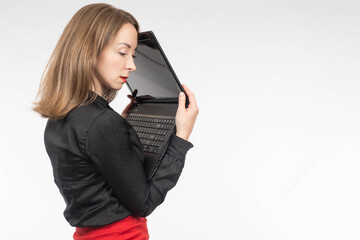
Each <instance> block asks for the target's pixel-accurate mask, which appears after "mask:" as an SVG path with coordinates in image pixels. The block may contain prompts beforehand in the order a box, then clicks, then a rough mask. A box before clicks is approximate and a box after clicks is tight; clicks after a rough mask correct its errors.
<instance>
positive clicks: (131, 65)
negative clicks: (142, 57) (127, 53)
mask: <svg viewBox="0 0 360 240" xmlns="http://www.w3.org/2000/svg"><path fill="white" fill-rule="evenodd" d="M126 69H128V70H129V71H131V72H133V71H135V70H136V65H135V62H134V58H133V57H131V58H130V59H129V60H128V62H127V66H126Z"/></svg>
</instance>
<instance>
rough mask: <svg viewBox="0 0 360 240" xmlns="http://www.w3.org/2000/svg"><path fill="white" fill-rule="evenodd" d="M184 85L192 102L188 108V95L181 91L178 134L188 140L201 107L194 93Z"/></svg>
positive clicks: (177, 115) (177, 123) (177, 121)
mask: <svg viewBox="0 0 360 240" xmlns="http://www.w3.org/2000/svg"><path fill="white" fill-rule="evenodd" d="M182 86H183V88H184V90H185V92H186V94H187V95H188V97H189V102H190V103H189V106H188V108H185V102H186V97H185V94H184V93H182V92H181V93H180V95H179V106H178V109H177V112H176V116H175V124H176V135H177V136H178V137H181V138H183V139H185V140H188V139H189V137H190V134H191V132H192V130H193V127H194V124H195V120H196V117H197V115H198V114H199V108H198V106H197V104H196V100H195V96H194V94H193V93H192V92H191V91H190V89H189V88H188V87H187V86H186V85H185V84H183V85H182Z"/></svg>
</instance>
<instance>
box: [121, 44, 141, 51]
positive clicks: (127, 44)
mask: <svg viewBox="0 0 360 240" xmlns="http://www.w3.org/2000/svg"><path fill="white" fill-rule="evenodd" d="M120 44H124V45H125V46H127V47H128V48H131V46H130V45H129V44H127V43H118V45H120ZM136 49H137V47H136V48H135V51H136Z"/></svg>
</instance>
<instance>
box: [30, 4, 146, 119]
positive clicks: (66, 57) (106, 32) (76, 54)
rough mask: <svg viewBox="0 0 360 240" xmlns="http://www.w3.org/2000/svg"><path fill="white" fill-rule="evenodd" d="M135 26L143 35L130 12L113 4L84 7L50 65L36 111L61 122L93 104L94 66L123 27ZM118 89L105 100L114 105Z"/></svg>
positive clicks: (111, 92) (59, 44) (78, 12)
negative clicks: (68, 115)
mask: <svg viewBox="0 0 360 240" xmlns="http://www.w3.org/2000/svg"><path fill="white" fill-rule="evenodd" d="M125 23H130V24H132V25H133V26H134V27H135V29H136V31H137V32H139V25H138V23H137V21H136V19H135V18H134V17H133V16H132V15H131V14H130V13H128V12H125V11H124V10H121V9H117V8H115V7H113V6H112V5H109V4H104V3H98V4H90V5H87V6H84V7H83V8H81V9H80V10H79V11H77V12H76V13H75V15H74V16H73V17H72V18H71V20H70V22H69V23H68V24H67V25H66V27H65V29H64V31H63V33H62V35H61V37H60V39H59V41H58V43H57V44H56V47H55V49H54V51H53V53H52V55H51V57H50V60H49V62H48V63H47V65H46V68H45V70H44V72H43V74H42V76H41V83H40V86H39V91H38V93H37V96H36V98H38V97H39V96H40V100H39V101H38V102H33V103H34V107H33V110H34V111H36V112H38V113H40V115H41V116H42V117H44V118H52V119H61V118H63V117H65V116H66V114H67V113H68V112H69V111H71V110H72V109H74V108H76V107H78V106H82V105H86V104H89V103H91V102H93V101H94V100H95V97H96V95H93V96H92V97H91V99H88V98H89V93H90V90H93V89H94V88H95V86H96V85H95V79H96V78H95V73H94V66H95V63H96V60H97V58H98V56H99V55H100V53H101V51H102V50H103V49H104V47H105V46H107V45H108V44H109V43H110V42H111V41H112V40H113V39H114V38H115V37H116V34H117V32H118V31H119V30H120V28H121V26H122V25H123V24H125ZM116 93H117V90H112V89H107V90H106V91H105V92H104V94H103V96H102V97H103V98H105V99H106V100H107V101H108V102H111V101H112V100H113V99H114V98H115V96H116Z"/></svg>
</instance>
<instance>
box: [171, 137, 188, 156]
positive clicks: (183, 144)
mask: <svg viewBox="0 0 360 240" xmlns="http://www.w3.org/2000/svg"><path fill="white" fill-rule="evenodd" d="M193 146H194V145H193V144H192V143H191V142H189V141H186V140H185V139H183V138H181V137H178V136H176V135H174V136H173V137H172V139H171V141H170V143H169V147H168V151H170V152H171V153H172V154H174V155H175V156H179V157H178V158H185V155H186V153H187V152H188V151H189V149H190V148H192V147H193Z"/></svg>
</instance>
